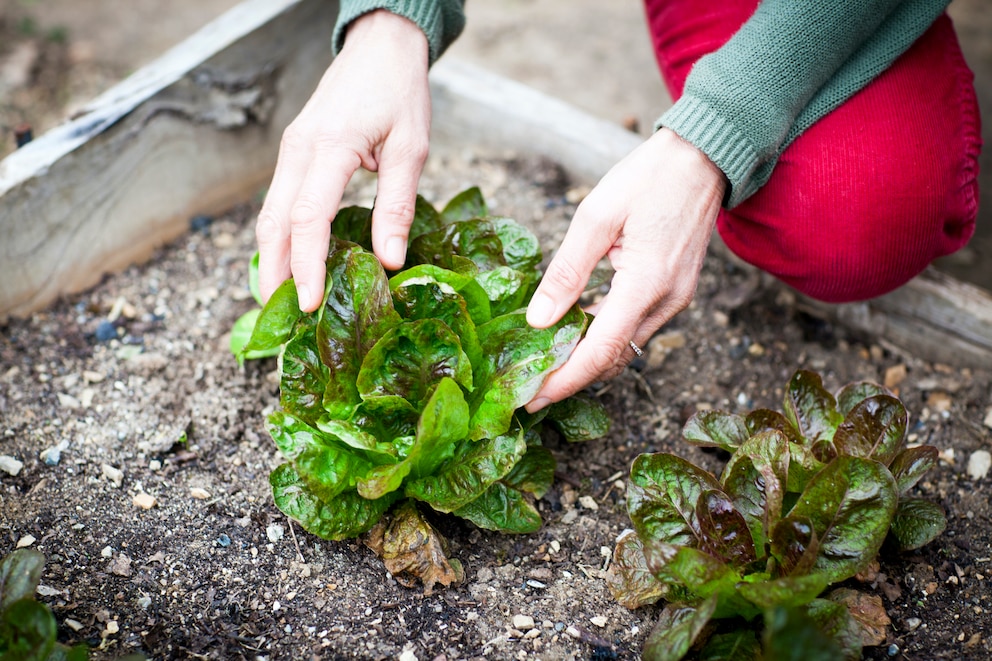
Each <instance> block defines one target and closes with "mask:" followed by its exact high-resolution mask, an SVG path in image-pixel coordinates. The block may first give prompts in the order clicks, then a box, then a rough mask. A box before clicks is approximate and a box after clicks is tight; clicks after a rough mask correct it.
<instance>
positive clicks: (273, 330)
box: [231, 280, 302, 358]
mask: <svg viewBox="0 0 992 661" xmlns="http://www.w3.org/2000/svg"><path fill="white" fill-rule="evenodd" d="M301 314H302V313H301V312H300V302H299V299H298V298H297V297H296V285H295V283H294V282H293V281H292V280H287V281H285V282H284V283H282V284H281V285H279V287H278V288H277V289H276V290H275V292H274V293H273V294H272V297H271V298H269V301H268V303H266V304H265V307H263V308H262V310H261V312H259V313H258V316H257V317H256V319H255V325H254V327H253V328H252V331H251V337H250V338H249V339H248V342H246V343H245V344H244V346H242V347H241V350H240V352H239V354H238V355H240V356H242V357H245V358H247V357H249V355H251V354H263V355H275V354H276V353H278V352H279V349H280V348H281V347H282V345H283V344H285V343H286V341H287V340H288V339H289V337H290V334H291V333H292V332H293V329H294V327H295V326H296V320H297V319H299V318H300V315H301ZM244 318H245V317H242V319H244ZM239 321H240V320H239ZM241 323H247V322H246V321H245V322H241ZM231 349H232V350H233V349H234V338H233V337H232V339H231Z"/></svg>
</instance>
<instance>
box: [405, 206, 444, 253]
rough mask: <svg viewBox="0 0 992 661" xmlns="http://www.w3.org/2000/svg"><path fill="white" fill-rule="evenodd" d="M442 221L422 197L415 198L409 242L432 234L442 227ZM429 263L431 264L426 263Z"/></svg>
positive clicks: (439, 215) (435, 210)
mask: <svg viewBox="0 0 992 661" xmlns="http://www.w3.org/2000/svg"><path fill="white" fill-rule="evenodd" d="M444 223H445V221H444V219H443V218H442V217H441V214H439V213H438V212H437V209H435V208H434V205H432V204H431V203H430V202H428V201H427V200H425V199H424V198H423V196H421V195H418V196H417V203H416V206H415V207H414V211H413V225H411V226H410V241H413V240H414V239H416V238H417V237H418V236H420V235H422V234H427V233H428V232H434V231H437V230H439V229H441V228H442V227H444ZM420 263H424V262H412V263H410V264H408V265H411V266H412V265H413V264H420ZM426 263H431V262H429V261H428V262H426Z"/></svg>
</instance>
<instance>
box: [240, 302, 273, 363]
mask: <svg viewBox="0 0 992 661" xmlns="http://www.w3.org/2000/svg"><path fill="white" fill-rule="evenodd" d="M261 313H262V309H261V308H255V309H253V310H249V311H248V312H245V313H244V314H243V315H241V316H240V317H238V319H237V321H235V322H234V325H233V326H232V327H231V339H230V342H229V344H228V347H229V348H230V350H231V353H232V354H234V356H235V357H236V358H237V359H238V364H239V365H240V364H244V362H245V361H246V360H257V359H259V358H269V357H271V356H278V355H279V352H280V351H281V350H282V347H281V346H278V347H274V348H272V349H268V350H265V351H245V350H244V349H245V346H246V345H247V344H248V340H249V339H250V338H251V333H252V331H253V330H254V329H255V323H256V322H257V321H258V315H260V314H261Z"/></svg>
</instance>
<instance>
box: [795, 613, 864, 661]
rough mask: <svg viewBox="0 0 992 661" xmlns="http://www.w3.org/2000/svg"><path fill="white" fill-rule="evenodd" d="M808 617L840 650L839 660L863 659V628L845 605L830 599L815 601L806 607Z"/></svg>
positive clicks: (856, 660)
mask: <svg viewBox="0 0 992 661" xmlns="http://www.w3.org/2000/svg"><path fill="white" fill-rule="evenodd" d="M806 615H807V616H808V617H809V618H810V619H811V620H812V621H813V622H814V623H815V624H816V626H817V628H818V629H819V630H820V631H821V632H823V633H825V634H826V635H827V636H828V637H829V638H830V640H831V641H833V643H834V644H836V645H837V647H838V648H839V649H840V655H839V656H837V657H835V658H837V659H845V660H847V661H858V660H859V659H861V626H860V625H859V624H858V622H857V621H856V619H855V618H854V617H853V616H852V613H851V612H850V611H849V610H848V608H847V607H846V606H844V605H843V604H839V603H835V602H833V601H830V600H829V599H815V600H814V601H812V602H811V603H810V604H809V606H807V607H806Z"/></svg>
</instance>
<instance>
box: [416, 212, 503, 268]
mask: <svg viewBox="0 0 992 661" xmlns="http://www.w3.org/2000/svg"><path fill="white" fill-rule="evenodd" d="M453 257H459V258H462V259H461V260H458V259H453ZM465 261H467V262H469V263H470V264H472V265H474V267H475V269H477V271H480V272H481V271H491V270H492V269H494V268H497V267H500V266H506V259H505V258H504V257H503V243H502V242H501V241H500V239H499V235H498V234H496V228H495V227H494V226H493V224H492V223H491V222H489V221H488V220H481V219H476V220H463V221H459V222H456V223H450V224H448V225H443V226H442V227H441V228H440V229H436V230H434V231H431V232H427V233H425V234H420V235H419V236H417V237H416V238H415V239H413V240H412V241H411V242H410V249H409V251H408V253H407V263H408V264H409V265H411V266H412V265H415V264H434V265H435V266H440V267H442V268H446V269H449V270H452V271H458V272H460V273H462V272H464V262H465Z"/></svg>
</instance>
